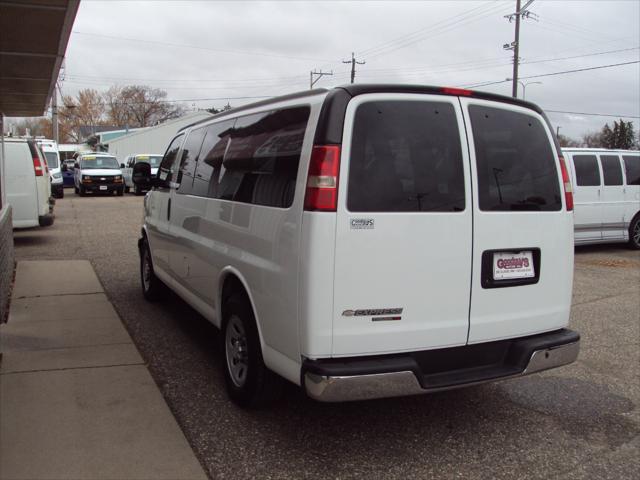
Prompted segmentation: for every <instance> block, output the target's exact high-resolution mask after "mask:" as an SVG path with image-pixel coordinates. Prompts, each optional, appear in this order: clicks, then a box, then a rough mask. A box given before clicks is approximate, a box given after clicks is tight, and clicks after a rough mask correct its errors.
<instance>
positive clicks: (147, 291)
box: [140, 238, 167, 302]
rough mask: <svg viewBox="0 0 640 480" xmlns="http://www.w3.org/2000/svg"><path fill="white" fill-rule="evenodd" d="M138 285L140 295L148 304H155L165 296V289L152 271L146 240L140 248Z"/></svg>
mask: <svg viewBox="0 0 640 480" xmlns="http://www.w3.org/2000/svg"><path fill="white" fill-rule="evenodd" d="M140 283H141V284H142V295H144V298H145V299H147V300H148V301H149V302H156V301H158V300H160V299H161V298H162V297H163V296H164V295H165V294H166V289H167V287H166V286H165V284H164V283H162V280H160V279H159V278H158V277H156V274H155V273H154V271H153V262H152V260H151V251H150V250H149V243H148V242H147V239H146V238H145V239H144V240H143V242H142V246H141V247H140Z"/></svg>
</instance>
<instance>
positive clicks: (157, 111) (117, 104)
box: [104, 85, 185, 127]
mask: <svg viewBox="0 0 640 480" xmlns="http://www.w3.org/2000/svg"><path fill="white" fill-rule="evenodd" d="M166 97H167V92H165V91H164V90H160V89H158V88H152V87H149V86H147V85H128V86H124V87H118V86H115V87H111V88H110V89H109V90H108V91H107V92H106V93H105V95H104V100H105V105H106V108H107V118H108V119H109V121H110V122H112V123H113V124H115V125H119V126H125V125H126V126H129V127H148V126H151V125H156V124H158V123H161V122H164V121H166V120H169V119H172V118H177V117H180V116H182V115H184V113H185V108H184V106H183V105H180V104H173V103H171V102H168V101H167V100H166Z"/></svg>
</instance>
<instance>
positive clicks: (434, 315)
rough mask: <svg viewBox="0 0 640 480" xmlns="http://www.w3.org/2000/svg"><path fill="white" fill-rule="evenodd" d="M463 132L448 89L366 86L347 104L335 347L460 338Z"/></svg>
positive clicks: (465, 250)
mask: <svg viewBox="0 0 640 480" xmlns="http://www.w3.org/2000/svg"><path fill="white" fill-rule="evenodd" d="M464 130H465V129H464V122H463V118H462V113H461V108H460V103H459V101H458V98H457V97H448V96H440V95H421V94H379V93H378V94H373V93H372V94H363V95H359V96H357V97H355V98H354V99H352V100H351V101H350V102H349V105H348V107H347V111H346V116H345V129H344V134H343V144H342V152H341V165H340V177H339V186H338V188H339V195H338V205H337V228H336V254H335V281H334V315H333V354H334V355H336V356H340V355H366V354H378V353H390V352H401V351H411V350H424V349H428V348H437V347H447V346H456V345H464V344H465V343H466V341H467V333H468V326H469V324H468V316H469V293H470V281H471V251H472V208H471V185H470V173H469V158H468V149H467V140H466V136H465V133H464Z"/></svg>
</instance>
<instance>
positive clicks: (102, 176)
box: [74, 153, 124, 196]
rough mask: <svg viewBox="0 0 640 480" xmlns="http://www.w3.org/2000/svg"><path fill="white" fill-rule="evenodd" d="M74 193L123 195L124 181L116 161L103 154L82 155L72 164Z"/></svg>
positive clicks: (111, 156) (110, 156)
mask: <svg viewBox="0 0 640 480" xmlns="http://www.w3.org/2000/svg"><path fill="white" fill-rule="evenodd" d="M74 182H75V191H76V193H78V194H80V195H81V196H84V195H86V194H87V193H93V194H95V193H109V194H111V193H114V192H115V193H117V194H118V195H122V194H123V193H124V181H123V179H122V171H121V170H120V166H119V165H118V160H117V159H116V157H114V156H113V155H107V154H104V153H83V154H80V155H79V156H78V158H77V161H76V163H75V164H74Z"/></svg>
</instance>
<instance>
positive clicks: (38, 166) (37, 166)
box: [32, 153, 46, 177]
mask: <svg viewBox="0 0 640 480" xmlns="http://www.w3.org/2000/svg"><path fill="white" fill-rule="evenodd" d="M32 157H33V169H34V170H35V172H36V177H41V176H42V175H44V172H45V169H46V166H43V165H42V162H41V161H40V157H39V156H38V154H37V153H34V154H33V156H32ZM45 165H46V164H45Z"/></svg>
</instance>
